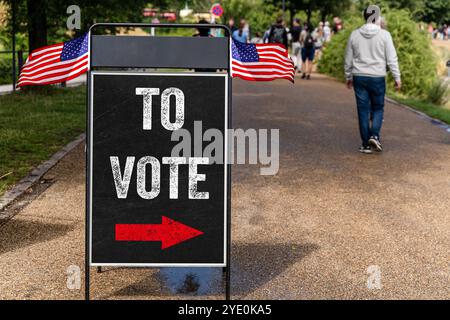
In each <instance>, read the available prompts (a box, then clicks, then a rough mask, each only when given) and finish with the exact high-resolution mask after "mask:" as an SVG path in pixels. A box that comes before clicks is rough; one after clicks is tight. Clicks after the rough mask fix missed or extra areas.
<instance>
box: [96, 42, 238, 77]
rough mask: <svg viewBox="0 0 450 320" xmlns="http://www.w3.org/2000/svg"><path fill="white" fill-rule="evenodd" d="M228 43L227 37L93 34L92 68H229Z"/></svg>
mask: <svg viewBox="0 0 450 320" xmlns="http://www.w3.org/2000/svg"><path fill="white" fill-rule="evenodd" d="M228 41H229V39H228V38H212V37H205V38H203V37H150V36H149V37H144V36H140V37H137V36H119V37H118V36H105V35H92V37H91V52H92V56H91V65H92V67H116V68H126V67H131V68H187V69H227V68H228V63H229V59H228V57H229V49H228V48H229V47H228V45H229V43H228ZM180 53H182V54H180ZM130 61H132V62H131V63H130ZM130 64H132V65H130Z"/></svg>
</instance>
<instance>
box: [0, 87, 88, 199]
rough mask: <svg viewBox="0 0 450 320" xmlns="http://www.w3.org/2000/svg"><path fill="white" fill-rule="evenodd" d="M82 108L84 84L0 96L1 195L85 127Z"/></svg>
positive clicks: (83, 109) (83, 104)
mask: <svg viewBox="0 0 450 320" xmlns="http://www.w3.org/2000/svg"><path fill="white" fill-rule="evenodd" d="M85 109H86V97H85V88H84V86H81V87H77V88H59V89H56V88H43V90H42V89H41V90H39V92H20V93H17V94H10V95H3V96H0V195H1V194H3V193H4V192H5V191H6V190H7V189H8V188H10V187H11V186H12V185H14V184H15V183H16V182H17V181H19V180H20V179H21V178H23V177H25V176H26V175H27V174H28V172H30V170H32V169H33V168H34V167H36V166H37V165H39V164H40V163H42V162H43V161H45V160H47V159H49V158H50V157H51V155H52V154H54V153H55V152H57V151H58V150H60V149H61V148H62V147H63V146H64V145H65V144H67V143H69V142H70V141H71V140H73V139H74V138H75V137H76V136H78V135H79V134H81V133H82V132H84V131H85V119H86V110H85ZM2 176H3V177H2Z"/></svg>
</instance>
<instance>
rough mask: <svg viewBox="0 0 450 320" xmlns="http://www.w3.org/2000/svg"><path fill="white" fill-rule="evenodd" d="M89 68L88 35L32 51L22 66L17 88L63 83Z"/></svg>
mask: <svg viewBox="0 0 450 320" xmlns="http://www.w3.org/2000/svg"><path fill="white" fill-rule="evenodd" d="M88 67H89V33H86V34H85V35H84V36H81V37H79V38H76V39H73V40H70V41H67V42H63V43H58V44H54V45H51V46H45V47H42V48H38V49H36V50H33V52H31V54H30V55H29V56H28V59H27V61H26V63H25V64H24V66H23V68H22V70H21V72H20V76H19V81H18V82H17V86H19V87H21V86H27V85H44V84H53V83H60V82H65V81H68V80H70V79H74V78H76V77H78V76H80V75H81V74H83V73H85V72H86V71H87V70H88Z"/></svg>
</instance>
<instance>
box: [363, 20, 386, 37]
mask: <svg viewBox="0 0 450 320" xmlns="http://www.w3.org/2000/svg"><path fill="white" fill-rule="evenodd" d="M380 30H381V28H380V26H378V25H376V24H374V23H367V24H365V25H363V26H362V27H361V28H359V33H361V35H362V36H363V37H364V38H367V39H371V38H373V37H375V36H376V35H377V34H378V33H379V32H380Z"/></svg>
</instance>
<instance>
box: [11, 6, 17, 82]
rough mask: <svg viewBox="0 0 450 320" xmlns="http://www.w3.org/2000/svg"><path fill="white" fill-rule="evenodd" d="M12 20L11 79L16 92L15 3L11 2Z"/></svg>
mask: <svg viewBox="0 0 450 320" xmlns="http://www.w3.org/2000/svg"><path fill="white" fill-rule="evenodd" d="M11 9H12V14H11V20H12V77H13V79H12V80H13V83H12V85H13V91H16V2H15V1H12V2H11Z"/></svg>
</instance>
